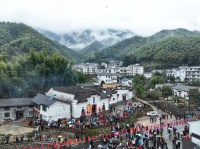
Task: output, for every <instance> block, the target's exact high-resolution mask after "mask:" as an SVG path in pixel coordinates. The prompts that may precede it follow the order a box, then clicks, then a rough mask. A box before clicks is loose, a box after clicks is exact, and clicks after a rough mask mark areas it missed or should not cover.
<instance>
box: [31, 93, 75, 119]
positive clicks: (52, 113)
mask: <svg viewBox="0 0 200 149" xmlns="http://www.w3.org/2000/svg"><path fill="white" fill-rule="evenodd" d="M32 102H33V104H34V115H37V116H41V117H42V118H43V119H45V120H58V119H59V118H64V117H65V118H68V119H69V118H71V110H70V108H71V107H70V103H69V102H67V101H62V100H58V99H57V98H56V95H51V96H46V95H43V94H40V93H38V94H37V95H36V96H35V97H34V98H33V100H32Z"/></svg>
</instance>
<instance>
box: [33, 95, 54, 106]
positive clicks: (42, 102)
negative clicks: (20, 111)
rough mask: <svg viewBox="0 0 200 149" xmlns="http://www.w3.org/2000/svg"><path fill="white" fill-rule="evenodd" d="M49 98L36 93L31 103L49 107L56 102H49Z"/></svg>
mask: <svg viewBox="0 0 200 149" xmlns="http://www.w3.org/2000/svg"><path fill="white" fill-rule="evenodd" d="M50 98H51V97H50V96H46V95H43V94H40V93H38V94H37V95H36V96H35V97H34V98H33V100H32V102H33V103H36V104H38V105H45V106H50V105H52V104H54V103H55V102H56V101H57V100H56V99H53V100H49V99H50Z"/></svg>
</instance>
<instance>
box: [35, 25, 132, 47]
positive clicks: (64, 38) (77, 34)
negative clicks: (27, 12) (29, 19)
mask: <svg viewBox="0 0 200 149" xmlns="http://www.w3.org/2000/svg"><path fill="white" fill-rule="evenodd" d="M38 31H39V32H40V33H42V34H44V35H45V36H46V37H48V38H50V39H52V40H55V41H58V42H59V43H61V44H63V45H65V46H67V47H69V48H71V49H74V50H81V49H83V48H85V47H86V46H88V45H90V44H92V43H93V42H95V41H98V42H100V43H101V44H102V45H104V47H109V46H111V45H113V44H116V43H118V42H120V41H122V40H124V39H127V38H130V37H133V36H135V33H133V32H132V31H130V30H116V29H105V30H90V29H86V30H84V31H74V32H69V33H66V34H62V35H60V34H56V33H53V32H49V31H45V30H38ZM94 50H96V49H94Z"/></svg>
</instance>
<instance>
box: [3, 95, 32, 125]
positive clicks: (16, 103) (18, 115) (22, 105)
mask: <svg viewBox="0 0 200 149" xmlns="http://www.w3.org/2000/svg"><path fill="white" fill-rule="evenodd" d="M32 99H33V98H12V99H1V100H0V121H10V120H18V119H25V118H27V117H32V116H33V103H32Z"/></svg>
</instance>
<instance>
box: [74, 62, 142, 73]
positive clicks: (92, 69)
mask: <svg viewBox="0 0 200 149" xmlns="http://www.w3.org/2000/svg"><path fill="white" fill-rule="evenodd" d="M73 68H74V69H75V70H76V71H79V72H82V73H84V74H99V73H119V74H120V75H136V74H139V75H142V74H143V73H144V67H143V66H141V65H140V64H135V65H129V66H128V67H122V64H121V63H120V62H115V61H111V62H110V63H109V64H105V63H101V65H98V64H97V63H85V64H84V63H81V64H78V65H74V66H73Z"/></svg>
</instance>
